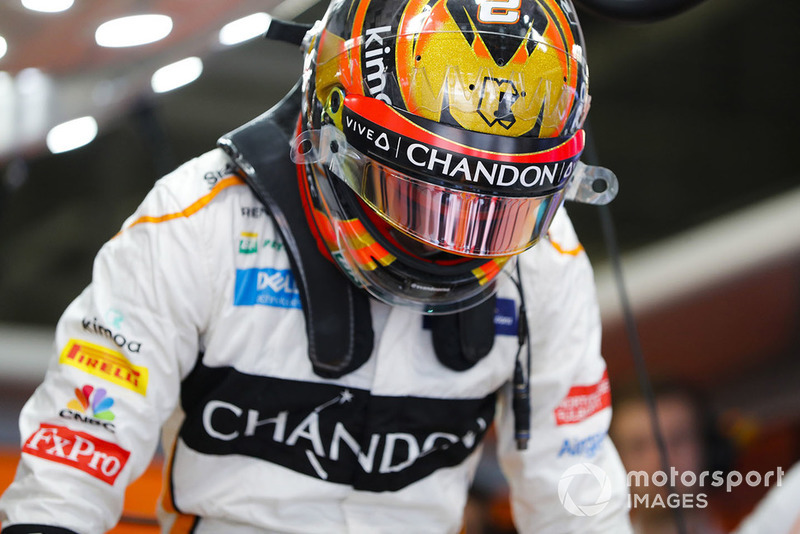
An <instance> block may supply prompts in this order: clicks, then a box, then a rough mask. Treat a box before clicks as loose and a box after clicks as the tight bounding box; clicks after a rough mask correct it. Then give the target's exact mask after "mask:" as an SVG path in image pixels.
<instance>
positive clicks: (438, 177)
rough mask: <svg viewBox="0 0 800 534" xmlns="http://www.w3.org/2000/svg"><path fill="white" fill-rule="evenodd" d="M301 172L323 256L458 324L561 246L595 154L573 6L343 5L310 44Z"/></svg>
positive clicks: (345, 0)
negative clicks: (546, 239)
mask: <svg viewBox="0 0 800 534" xmlns="http://www.w3.org/2000/svg"><path fill="white" fill-rule="evenodd" d="M305 46H306V56H305V68H304V73H303V93H304V99H303V113H302V117H301V125H300V134H299V136H298V138H297V139H296V140H295V143H294V144H293V159H294V161H295V162H296V163H298V165H299V167H300V169H301V172H302V177H301V189H302V190H303V191H302V194H303V195H304V198H305V200H306V204H307V208H308V213H309V219H310V220H311V222H312V227H313V229H315V230H316V231H317V234H318V236H319V241H320V243H321V249H322V250H323V251H324V252H326V253H327V254H329V255H330V257H331V258H332V259H333V260H335V261H336V262H337V263H338V264H339V266H340V267H341V268H342V270H343V271H344V272H345V273H347V274H348V275H349V276H350V277H351V279H352V280H353V281H354V282H355V283H357V284H358V285H360V286H362V287H364V288H366V289H367V290H369V291H370V292H371V293H372V294H373V295H375V296H377V297H378V298H380V299H382V300H384V301H387V302H390V303H392V304H407V305H410V306H412V307H414V308H416V309H419V310H421V311H424V312H427V313H449V312H452V311H457V310H460V309H464V308H467V307H470V306H473V305H476V304H478V303H480V302H481V301H482V300H484V299H486V298H488V296H490V295H491V294H492V293H493V292H494V289H495V288H494V286H495V282H496V277H497V274H498V273H499V272H500V271H501V270H502V268H503V266H504V265H505V264H506V263H507V261H508V259H509V258H510V257H511V256H513V255H515V254H518V253H520V252H522V251H524V250H525V249H527V248H529V247H531V246H533V245H534V244H535V243H536V242H537V241H538V240H539V239H540V237H542V236H543V235H545V234H546V233H547V230H548V228H549V225H550V222H551V221H552V218H553V216H554V215H555V212H556V211H557V210H558V208H559V207H560V206H561V204H562V203H563V200H564V194H565V190H566V187H567V185H568V184H569V182H570V179H571V177H572V176H573V174H574V173H575V170H576V168H577V167H578V165H579V163H578V160H579V158H580V155H581V152H582V150H583V146H584V133H583V131H582V130H581V129H580V128H581V125H582V123H583V120H584V118H585V114H586V111H587V109H588V69H587V65H586V60H585V50H584V45H583V37H582V35H581V30H580V26H579V24H578V21H577V18H576V16H575V12H574V9H573V7H572V4H571V3H570V1H569V0H559V1H556V0H406V1H396V0H334V1H333V2H332V3H331V6H330V7H329V9H328V12H327V13H326V15H325V17H324V19H323V20H322V21H320V22H319V23H318V24H317V25H316V26H315V28H314V30H312V31H311V32H309V34H308V35H307V37H306V43H305Z"/></svg>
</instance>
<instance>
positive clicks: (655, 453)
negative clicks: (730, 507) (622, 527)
mask: <svg viewBox="0 0 800 534" xmlns="http://www.w3.org/2000/svg"><path fill="white" fill-rule="evenodd" d="M654 399H655V403H656V413H657V414H658V423H659V426H660V430H661V433H662V436H663V439H664V445H665V447H666V453H667V460H668V465H667V466H666V469H668V470H670V471H671V470H672V469H673V468H674V470H675V472H676V473H678V474H679V475H680V474H682V473H692V474H694V475H696V476H697V477H699V476H700V474H701V473H702V472H704V471H705V472H708V473H711V472H714V471H721V472H724V470H725V469H726V468H728V465H729V463H730V447H729V444H728V443H726V442H725V440H724V439H723V438H722V437H721V436H720V435H719V433H718V432H717V431H716V429H715V427H714V422H713V420H712V418H711V416H710V414H709V411H708V407H707V406H706V405H705V403H704V402H703V400H702V399H701V398H700V397H699V396H698V395H697V394H696V393H695V392H693V391H692V390H690V389H689V388H686V387H682V386H679V385H676V384H668V383H658V384H656V385H655V386H654ZM610 435H611V438H612V440H613V441H614V443H615V444H616V445H617V449H618V451H619V454H620V457H621V458H622V463H623V464H624V465H625V468H626V469H627V471H628V472H629V473H631V472H644V473H647V480H648V481H649V483H648V484H647V485H645V484H640V483H637V480H636V479H635V478H632V477H631V476H630V475H629V482H630V486H631V487H630V492H631V497H630V499H631V517H632V522H633V526H634V531H635V532H636V533H637V534H673V533H677V532H678V530H677V528H678V527H677V524H676V521H675V515H674V508H675V506H677V507H678V508H680V510H681V513H682V515H683V518H684V520H685V521H686V526H687V528H688V533H689V534H717V533H722V532H723V528H722V526H721V522H720V521H719V520H718V518H717V517H715V514H714V512H713V507H709V505H708V500H709V499H708V495H707V493H706V492H708V491H709V490H710V489H711V488H709V487H701V486H699V485H697V484H694V485H691V486H687V485H684V483H683V479H682V478H681V477H680V476H676V477H673V478H674V480H675V482H676V484H675V487H674V488H673V489H674V492H675V495H674V496H673V497H672V499H673V501H672V502H671V503H670V501H669V497H668V493H669V491H670V488H669V485H657V484H654V483H653V474H654V473H657V472H659V473H667V471H666V470H665V467H664V466H663V465H662V463H661V454H660V452H659V447H658V444H657V441H656V438H655V436H654V434H653V426H652V420H651V416H650V409H649V407H648V404H647V402H646V400H645V399H644V397H643V396H641V395H640V394H639V393H638V387H634V386H629V387H621V388H618V389H615V395H614V417H613V419H612V422H611V428H610ZM667 474H669V473H667ZM660 480H661V479H660V478H657V479H656V481H657V482H659V481H660ZM686 480H688V481H689V482H691V481H692V478H691V477H687V478H686ZM679 501H680V502H679Z"/></svg>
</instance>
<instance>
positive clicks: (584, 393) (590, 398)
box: [555, 371, 611, 425]
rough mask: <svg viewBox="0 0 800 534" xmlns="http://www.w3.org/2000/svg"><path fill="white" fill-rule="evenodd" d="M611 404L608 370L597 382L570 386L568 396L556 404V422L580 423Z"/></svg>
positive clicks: (562, 423) (565, 423)
mask: <svg viewBox="0 0 800 534" xmlns="http://www.w3.org/2000/svg"><path fill="white" fill-rule="evenodd" d="M609 406H611V388H610V386H609V383H608V371H606V372H604V373H603V376H602V377H601V378H600V381H599V382H598V383H597V384H592V385H588V386H572V387H571V388H570V390H569V393H567V396H566V397H564V399H563V400H562V401H561V403H560V404H559V405H558V406H556V409H555V416H556V423H557V424H559V425H571V424H573V423H580V422H581V421H583V420H584V419H587V418H588V417H590V416H591V415H594V414H596V413H597V412H599V411H600V410H603V409H604V408H608V407H609Z"/></svg>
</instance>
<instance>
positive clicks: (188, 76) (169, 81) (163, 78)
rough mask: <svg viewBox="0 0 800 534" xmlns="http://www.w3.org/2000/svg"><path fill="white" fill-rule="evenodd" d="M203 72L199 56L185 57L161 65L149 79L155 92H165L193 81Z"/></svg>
mask: <svg viewBox="0 0 800 534" xmlns="http://www.w3.org/2000/svg"><path fill="white" fill-rule="evenodd" d="M202 72H203V62H202V60H201V59H200V58H199V57H187V58H186V59H182V60H180V61H177V62H175V63H172V64H170V65H167V66H166V67H161V68H160V69H158V70H157V71H156V72H155V73H154V74H153V77H152V78H151V79H150V85H151V86H152V88H153V91H154V92H156V93H166V92H167V91H172V90H173V89H177V88H178V87H183V86H184V85H186V84H188V83H191V82H193V81H195V80H196V79H197V78H199V77H200V74H202Z"/></svg>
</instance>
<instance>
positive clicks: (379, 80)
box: [364, 26, 392, 106]
mask: <svg viewBox="0 0 800 534" xmlns="http://www.w3.org/2000/svg"><path fill="white" fill-rule="evenodd" d="M391 30H392V27H391V26H380V27H378V28H370V29H369V30H367V32H366V38H367V40H366V42H365V43H364V60H365V62H364V75H365V76H366V83H367V87H368V88H369V94H370V95H371V96H372V97H373V98H376V99H378V100H380V101H381V102H385V103H387V104H389V105H390V106H391V105H392V99H391V98H390V97H389V95H387V94H386V93H385V92H384V91H385V90H386V70H387V69H386V59H387V58H389V57H391V54H392V48H391V47H389V46H386V47H384V45H383V37H382V36H381V34H386V33H388V32H390V31H391Z"/></svg>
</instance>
